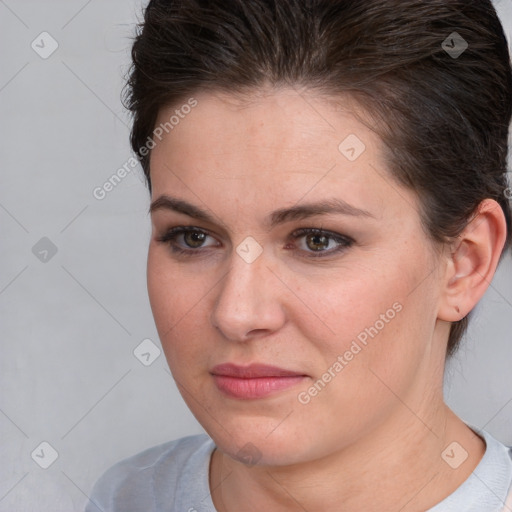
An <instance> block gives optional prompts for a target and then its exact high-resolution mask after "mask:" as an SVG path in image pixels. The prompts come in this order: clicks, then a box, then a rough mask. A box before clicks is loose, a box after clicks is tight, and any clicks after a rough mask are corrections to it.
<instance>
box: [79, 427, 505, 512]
mask: <svg viewBox="0 0 512 512" xmlns="http://www.w3.org/2000/svg"><path fill="white" fill-rule="evenodd" d="M471 428H472V429H473V430H474V431H475V432H476V433H478V434H479V435H480V436H481V437H482V438H483V439H484V440H485V442H486V450H485V454H484V456H483V458H482V460H481V461H480V462H479V464H478V465H477V467H476V468H475V470H474V471H473V473H472V474H471V475H470V476H469V477H468V479H467V480H466V481H464V482H463V483H462V485H461V486H460V487H458V488H457V489H456V490H455V491H454V492H453V493H452V494H450V496H448V497H447V498H445V499H444V500H443V501H442V502H440V503H438V504H437V505H435V506H434V507H433V508H431V509H429V510H428V511H426V512H502V511H503V512H504V511H506V512H512V501H509V502H507V508H505V502H506V500H507V495H508V494H509V492H512V489H511V487H512V448H510V447H507V446H505V445H504V444H502V443H501V442H499V441H498V440H496V439H495V438H494V437H492V436H491V435H490V434H489V433H488V432H486V431H484V430H479V429H477V428H475V427H471ZM214 448H215V444H214V442H213V441H212V439H211V438H210V437H208V436H207V435H206V434H200V435H195V436H188V437H183V438H181V439H177V440H175V441H170V442H168V443H164V444H161V445H158V446H154V447H152V448H149V449H147V450H145V451H143V452H141V453H138V454H136V455H133V456H132V457H129V458H127V459H124V460H122V461H120V462H118V463H117V464H115V465H114V466H112V467H111V468H110V469H108V470H107V471H106V472H105V473H104V474H103V475H102V476H101V478H100V479H99V480H98V481H97V482H96V484H95V486H94V488H93V491H92V495H91V501H89V503H88V505H87V507H86V509H85V512H98V511H100V512H216V509H215V507H214V505H213V502H212V498H211V495H210V487H209V466H210V457H211V454H212V452H213V450H214ZM447 460H448V459H447ZM511 496H512V495H511ZM376 510H378V508H377V509H376ZM368 512H371V511H368Z"/></svg>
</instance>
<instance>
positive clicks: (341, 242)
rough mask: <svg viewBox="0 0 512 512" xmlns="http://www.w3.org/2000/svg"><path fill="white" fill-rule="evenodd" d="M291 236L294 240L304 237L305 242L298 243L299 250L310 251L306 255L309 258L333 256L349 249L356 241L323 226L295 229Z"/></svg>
mask: <svg viewBox="0 0 512 512" xmlns="http://www.w3.org/2000/svg"><path fill="white" fill-rule="evenodd" d="M291 237H292V238H293V239H294V240H299V239H301V238H302V239H303V243H300V244H298V245H299V246H300V249H299V250H300V251H304V252H306V253H309V254H307V256H306V257H308V258H309V257H313V258H318V257H324V256H331V255H333V254H335V253H339V252H340V251H344V250H346V249H348V248H349V247H350V246H352V244H353V243H354V240H352V239H351V238H349V237H347V236H344V235H340V234H339V233H333V232H331V231H325V230H323V229H321V228H301V229H298V230H296V231H294V232H293V233H292V235H291Z"/></svg>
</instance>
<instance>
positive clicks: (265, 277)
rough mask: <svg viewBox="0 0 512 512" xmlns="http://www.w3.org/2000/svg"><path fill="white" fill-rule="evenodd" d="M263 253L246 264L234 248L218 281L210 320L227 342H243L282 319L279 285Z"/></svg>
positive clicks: (276, 326) (278, 325)
mask: <svg viewBox="0 0 512 512" xmlns="http://www.w3.org/2000/svg"><path fill="white" fill-rule="evenodd" d="M274 273H275V271H273V270H272V269H270V268H269V266H268V262H267V261H266V260H265V257H264V252H263V253H262V254H261V255H260V256H259V257H258V258H257V259H256V260H255V261H253V262H252V263H247V262H246V261H245V260H244V259H242V258H241V257H240V256H239V255H238V254H237V253H236V252H235V251H233V255H232V257H231V260H230V268H229V270H228V272H227V273H226V275H225V276H224V278H223V279H221V282H220V284H219V286H220V288H219V289H218V292H217V293H218V295H217V297H216V300H215V303H214V307H213V311H212V315H211V321H212V324H213V325H214V326H215V327H216V328H217V329H219V330H220V331H221V332H222V334H223V335H224V336H225V337H226V338H227V339H229V340H231V341H238V342H244V341H249V340H250V339H253V338H255V337H261V336H265V335H268V334H271V333H273V332H275V331H277V330H279V329H280V328H281V327H282V326H283V325H284V323H285V322H286V315H285V312H284V310H283V307H282V300H281V297H283V295H284V290H283V289H282V288H283V284H282V283H281V282H280V280H279V279H277V277H276V276H275V275H274Z"/></svg>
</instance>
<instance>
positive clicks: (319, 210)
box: [149, 195, 376, 229]
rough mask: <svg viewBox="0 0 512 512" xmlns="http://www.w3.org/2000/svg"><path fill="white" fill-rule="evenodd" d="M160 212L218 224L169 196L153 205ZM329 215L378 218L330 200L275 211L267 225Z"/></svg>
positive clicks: (339, 201) (200, 211) (210, 216)
mask: <svg viewBox="0 0 512 512" xmlns="http://www.w3.org/2000/svg"><path fill="white" fill-rule="evenodd" d="M158 210H171V211H175V212H178V213H183V214H185V215H188V216H189V217H193V218H194V219H197V220H201V221H204V222H210V223H212V224H214V223H216V220H215V218H214V217H213V216H212V215H210V214H209V213H208V212H207V211H206V210H203V209H202V208H199V207H198V206H195V205H193V204H191V203H189V202H187V201H185V200H183V199H178V198H175V197H171V196H168V195H161V196H160V197H158V198H157V199H155V201H153V202H152V203H151V206H150V207H149V213H150V214H152V213H154V212H156V211H158ZM328 213H334V214H341V215H349V216H352V217H367V218H373V219H376V216H375V215H374V214H373V213H370V212H369V211H367V210H364V209H361V208H357V207H355V206H353V205H351V204H349V203H347V202H346V201H344V200H343V199H340V198H329V199H325V200H322V201H317V202H313V203H305V204H300V205H296V206H291V207H289V208H280V209H278V210H274V211H273V212H272V213H270V215H269V216H268V220H267V222H266V224H267V225H268V226H269V227H270V228H271V229H272V228H274V227H275V226H277V225H278V224H283V223H285V222H290V221H292V220H301V219H306V218H308V217H313V216H315V215H325V214H328Z"/></svg>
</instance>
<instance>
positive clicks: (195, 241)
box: [156, 226, 354, 258]
mask: <svg viewBox="0 0 512 512" xmlns="http://www.w3.org/2000/svg"><path fill="white" fill-rule="evenodd" d="M209 238H210V239H211V240H213V242H212V243H210V244H206V243H205V242H207V240H208V239H209ZM290 238H291V239H292V240H294V241H295V240H300V239H302V241H301V243H299V244H295V247H294V248H293V249H294V250H296V251H297V252H301V253H305V256H303V257H306V258H320V257H327V256H332V255H333V254H336V253H339V252H341V251H344V250H346V249H348V248H349V247H351V246H352V245H353V243H354V240H353V239H351V238H350V237H347V236H345V235H340V234H339V233H334V232H332V231H326V230H324V229H321V228H300V229H297V230H295V231H294V232H293V233H292V234H291V235H290ZM156 240H157V241H158V242H162V243H165V244H167V245H168V246H169V247H170V249H171V250H172V252H173V253H176V254H180V255H185V256H194V255H200V254H201V253H202V252H203V251H205V250H206V249H207V248H209V247H219V246H220V243H219V242H217V241H216V240H215V238H214V237H213V236H211V235H210V234H208V232H207V231H205V230H204V229H201V228H198V227H194V226H176V227H174V228H171V229H169V230H167V231H166V232H165V233H164V234H163V235H162V236H160V237H157V238H156ZM297 245H298V246H299V248H298V249H297V247H296V246H297Z"/></svg>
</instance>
